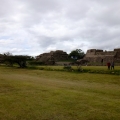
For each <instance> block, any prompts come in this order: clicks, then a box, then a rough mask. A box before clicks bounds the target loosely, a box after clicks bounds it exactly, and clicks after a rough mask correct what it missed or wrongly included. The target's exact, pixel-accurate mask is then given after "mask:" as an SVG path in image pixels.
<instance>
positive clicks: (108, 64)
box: [107, 62, 110, 70]
mask: <svg viewBox="0 0 120 120" xmlns="http://www.w3.org/2000/svg"><path fill="white" fill-rule="evenodd" d="M107 66H108V70H110V62H108V63H107Z"/></svg>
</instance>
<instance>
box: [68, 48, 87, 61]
mask: <svg viewBox="0 0 120 120" xmlns="http://www.w3.org/2000/svg"><path fill="white" fill-rule="evenodd" d="M68 56H69V58H73V59H82V58H83V57H84V56H85V54H84V52H83V51H82V50H81V49H76V50H73V51H71V53H70V54H69V55H68Z"/></svg>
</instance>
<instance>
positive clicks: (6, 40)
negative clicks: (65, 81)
mask: <svg viewBox="0 0 120 120" xmlns="http://www.w3.org/2000/svg"><path fill="white" fill-rule="evenodd" d="M119 5H120V1H119V0H115V1H113V0H100V1H98V0H84V1H83V0H75V1H73V0H64V1H60V0H11V1H8V0H0V52H1V53H3V52H8V51H10V52H12V53H13V54H28V55H38V54H40V53H43V52H49V51H50V50H57V49H58V50H59V49H62V50H64V51H66V52H68V53H69V52H70V51H71V50H73V49H76V48H80V49H82V50H84V51H86V50H87V49H90V48H98V49H111V50H112V49H114V48H116V47H117V48H120V45H119V40H120V35H119V31H120V16H119V13H120V8H119Z"/></svg>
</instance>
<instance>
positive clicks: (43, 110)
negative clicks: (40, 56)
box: [0, 67, 120, 120]
mask: <svg viewBox="0 0 120 120" xmlns="http://www.w3.org/2000/svg"><path fill="white" fill-rule="evenodd" d="M89 69H101V67H100V68H99V67H97V68H95V67H90V68H89ZM105 69H107V68H105ZM116 69H119V67H118V68H116ZM0 120H120V76H119V75H109V74H91V73H73V72H65V71H44V70H29V69H18V68H9V67H0Z"/></svg>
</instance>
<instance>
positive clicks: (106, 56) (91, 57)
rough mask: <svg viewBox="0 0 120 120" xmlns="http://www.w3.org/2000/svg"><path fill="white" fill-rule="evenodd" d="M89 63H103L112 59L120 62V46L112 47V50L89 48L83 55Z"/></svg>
mask: <svg viewBox="0 0 120 120" xmlns="http://www.w3.org/2000/svg"><path fill="white" fill-rule="evenodd" d="M84 59H86V60H88V61H89V62H90V63H91V64H93V63H95V64H97V65H98V64H103V65H106V63H107V62H111V61H114V62H115V63H118V64H120V48H117V49H114V51H103V50H99V49H89V50H87V53H86V55H85V57H84Z"/></svg>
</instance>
